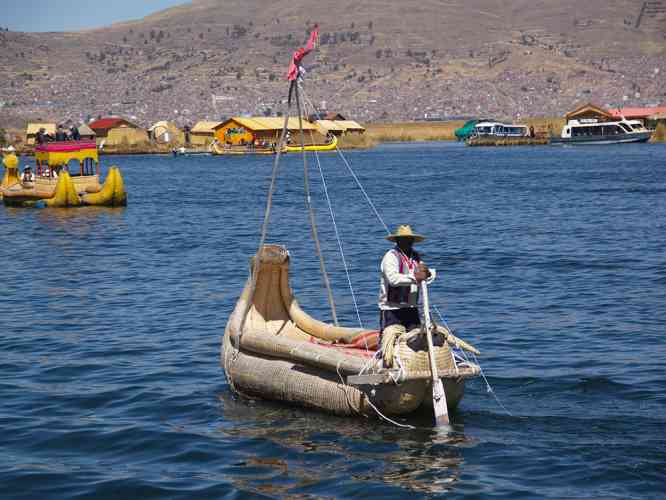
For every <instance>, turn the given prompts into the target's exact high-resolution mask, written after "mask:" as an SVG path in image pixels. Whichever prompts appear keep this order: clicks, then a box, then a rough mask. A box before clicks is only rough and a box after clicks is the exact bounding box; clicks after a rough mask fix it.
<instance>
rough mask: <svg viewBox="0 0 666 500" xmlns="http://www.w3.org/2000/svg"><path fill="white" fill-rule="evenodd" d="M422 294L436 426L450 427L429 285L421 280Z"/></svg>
mask: <svg viewBox="0 0 666 500" xmlns="http://www.w3.org/2000/svg"><path fill="white" fill-rule="evenodd" d="M421 294H422V295H423V316H424V318H425V329H426V338H427V339H428V355H429V357H430V372H431V374H432V407H433V410H434V411H435V427H450V422H449V409H448V407H447V406H446V393H445V392H444V384H443V383H442V379H441V378H439V376H438V375H437V362H436V360H435V347H434V346H433V344H432V331H433V327H432V320H431V319H430V303H429V302H428V285H427V284H426V282H425V280H423V281H421Z"/></svg>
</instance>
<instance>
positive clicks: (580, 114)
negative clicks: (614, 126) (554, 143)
mask: <svg viewBox="0 0 666 500" xmlns="http://www.w3.org/2000/svg"><path fill="white" fill-rule="evenodd" d="M564 117H565V118H566V120H567V121H570V120H578V121H580V122H584V121H585V120H595V121H597V122H607V121H612V120H615V119H616V117H615V116H613V114H612V113H611V112H610V111H608V110H606V109H604V108H601V107H599V106H595V105H594V104H591V103H587V104H583V105H582V106H579V107H578V108H576V109H574V110H573V111H570V112H569V113H567V114H566V115H564Z"/></svg>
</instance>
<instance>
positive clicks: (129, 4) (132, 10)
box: [0, 0, 188, 31]
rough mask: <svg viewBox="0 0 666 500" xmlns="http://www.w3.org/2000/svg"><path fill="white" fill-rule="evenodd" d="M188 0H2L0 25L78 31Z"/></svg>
mask: <svg viewBox="0 0 666 500" xmlns="http://www.w3.org/2000/svg"><path fill="white" fill-rule="evenodd" d="M184 3H188V2H187V0H98V1H86V0H78V1H76V0H20V1H16V0H0V26H1V27H2V28H9V29H10V30H12V31H76V30H81V29H86V28H99V27H101V26H108V25H109V24H111V23H115V22H118V21H130V20H133V19H139V18H142V17H144V16H147V15H148V14H152V13H153V12H157V11H158V10H162V9H166V8H168V7H173V6H174V5H180V4H184Z"/></svg>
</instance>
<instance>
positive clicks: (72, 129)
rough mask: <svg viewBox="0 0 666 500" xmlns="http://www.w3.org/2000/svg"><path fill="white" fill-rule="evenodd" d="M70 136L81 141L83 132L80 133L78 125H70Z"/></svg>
mask: <svg viewBox="0 0 666 500" xmlns="http://www.w3.org/2000/svg"><path fill="white" fill-rule="evenodd" d="M69 136H70V138H71V139H72V140H73V141H80V140H81V134H79V129H78V128H76V126H74V125H72V126H71V127H69Z"/></svg>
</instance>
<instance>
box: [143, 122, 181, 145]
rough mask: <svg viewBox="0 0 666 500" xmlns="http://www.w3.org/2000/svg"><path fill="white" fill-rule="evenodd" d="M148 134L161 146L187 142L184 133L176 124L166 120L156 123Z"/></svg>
mask: <svg viewBox="0 0 666 500" xmlns="http://www.w3.org/2000/svg"><path fill="white" fill-rule="evenodd" d="M148 132H149V136H150V138H151V139H152V140H153V141H155V142H157V143H159V144H169V143H173V142H177V143H182V142H183V141H184V140H185V139H184V134H183V131H182V130H180V129H179V128H178V127H177V126H176V124H175V123H173V122H168V121H165V120H162V121H159V122H156V123H154V124H153V125H152V126H151V127H150V128H149V129H148Z"/></svg>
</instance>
